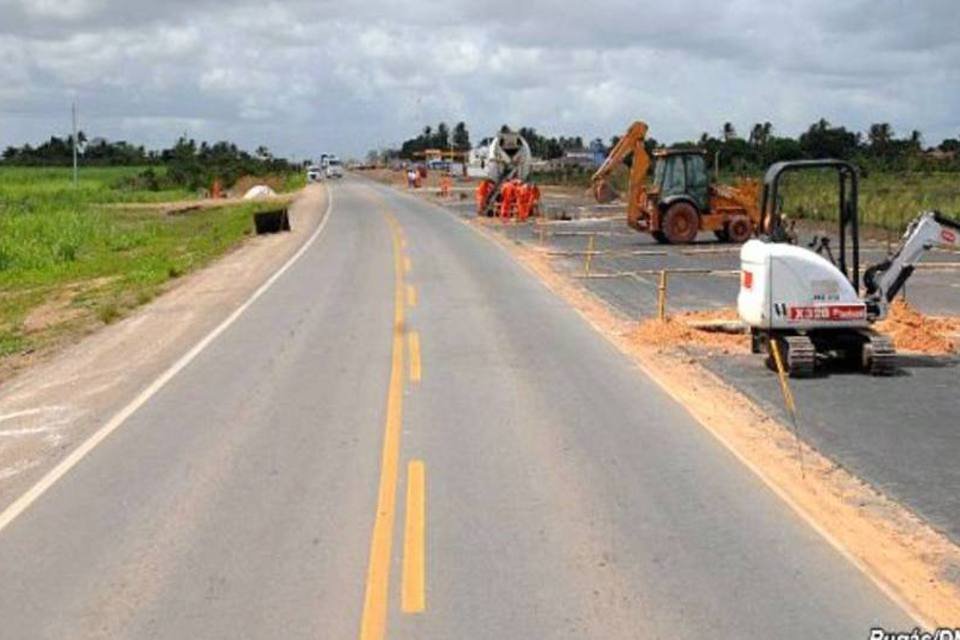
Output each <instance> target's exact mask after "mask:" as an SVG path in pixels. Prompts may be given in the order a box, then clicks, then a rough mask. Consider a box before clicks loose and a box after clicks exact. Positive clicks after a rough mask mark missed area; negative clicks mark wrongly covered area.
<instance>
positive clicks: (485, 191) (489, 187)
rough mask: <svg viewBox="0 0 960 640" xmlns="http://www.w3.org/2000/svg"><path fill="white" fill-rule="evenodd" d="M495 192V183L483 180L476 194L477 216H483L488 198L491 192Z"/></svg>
mask: <svg viewBox="0 0 960 640" xmlns="http://www.w3.org/2000/svg"><path fill="white" fill-rule="evenodd" d="M491 191H493V181H492V180H481V181H480V184H478V185H477V191H476V193H475V195H476V198H477V215H478V216H479V215H483V205H484V203H485V202H486V201H487V198H488V197H489V196H490V192H491Z"/></svg>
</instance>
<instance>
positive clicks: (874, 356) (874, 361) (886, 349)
mask: <svg viewBox="0 0 960 640" xmlns="http://www.w3.org/2000/svg"><path fill="white" fill-rule="evenodd" d="M863 369H864V371H865V372H867V373H869V374H870V375H872V376H891V375H893V374H894V373H896V371H897V350H896V348H895V347H894V346H893V341H892V340H890V338H888V337H887V336H881V335H871V336H869V338H868V342H867V343H866V344H864V345H863Z"/></svg>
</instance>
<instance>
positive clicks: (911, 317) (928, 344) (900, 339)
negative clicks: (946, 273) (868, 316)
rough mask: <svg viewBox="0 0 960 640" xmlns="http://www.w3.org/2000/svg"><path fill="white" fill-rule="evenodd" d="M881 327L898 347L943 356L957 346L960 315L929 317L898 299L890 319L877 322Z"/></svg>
mask: <svg viewBox="0 0 960 640" xmlns="http://www.w3.org/2000/svg"><path fill="white" fill-rule="evenodd" d="M877 330H878V331H880V332H881V333H884V334H886V335H888V336H890V338H892V339H893V343H894V345H895V346H896V347H897V349H901V350H904V351H918V352H920V353H926V354H934V355H937V354H939V355H942V354H947V353H953V352H954V351H955V350H956V348H957V341H956V338H955V337H954V336H957V335H960V318H934V317H929V316H925V315H923V314H922V313H920V312H919V311H917V310H916V309H914V308H913V307H912V306H910V305H909V304H908V303H907V302H906V301H904V300H902V299H897V300H895V301H894V302H893V304H892V305H890V313H889V314H888V315H887V317H886V319H885V320H883V321H882V322H878V323H877Z"/></svg>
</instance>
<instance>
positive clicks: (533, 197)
mask: <svg viewBox="0 0 960 640" xmlns="http://www.w3.org/2000/svg"><path fill="white" fill-rule="evenodd" d="M539 202H540V188H539V187H538V186H537V185H535V184H532V183H524V184H522V185H521V186H520V189H519V193H518V195H517V217H518V218H519V219H520V220H526V219H527V218H529V217H530V216H531V215H533V214H534V209H535V207H536V206H537V203H539Z"/></svg>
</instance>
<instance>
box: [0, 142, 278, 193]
mask: <svg viewBox="0 0 960 640" xmlns="http://www.w3.org/2000/svg"><path fill="white" fill-rule="evenodd" d="M77 141H78V143H79V144H78V147H79V148H82V149H83V153H82V156H81V163H82V164H83V165H84V166H100V167H108V166H143V167H145V168H144V170H143V171H142V172H140V174H138V175H137V176H135V177H133V178H130V181H131V182H132V183H135V184H132V185H131V186H134V187H136V188H139V189H149V190H159V189H164V188H168V187H183V188H187V189H200V188H207V187H209V186H210V185H211V184H212V183H213V181H214V180H219V181H220V182H221V184H222V185H223V186H224V187H229V186H231V185H233V183H235V182H236V181H237V180H238V179H239V178H241V177H242V176H245V175H267V174H282V173H289V172H291V171H294V170H296V169H297V166H296V165H295V164H293V163H291V162H290V161H288V160H286V159H284V158H277V157H275V156H274V155H273V154H272V153H270V150H269V149H267V148H266V147H264V146H260V147H257V149H256V150H255V151H254V152H253V153H250V152H247V151H245V150H243V149H240V148H239V147H238V146H237V145H236V144H234V143H232V142H226V141H221V142H215V143H212V144H211V143H208V142H200V143H197V141H196V140H193V139H188V138H185V137H181V138H179V139H178V140H177V141H176V142H175V143H174V144H173V146H171V147H170V148H167V149H161V150H149V151H148V150H147V149H145V148H144V147H143V146H134V145H131V144H129V143H127V142H125V141H114V142H110V141H108V140H104V139H102V138H98V139H96V140H94V141H90V140H89V139H88V138H87V136H86V135H85V134H84V133H83V132H82V131H81V132H79V133H78V134H77ZM72 163H73V136H72V135H70V136H66V137H57V136H53V137H51V138H50V139H49V140H47V141H46V142H44V143H42V144H40V145H37V146H36V147H34V146H31V145H29V144H25V145H23V146H22V147H13V146H11V147H7V148H6V149H5V150H4V152H3V155H2V157H0V164H3V165H16V166H33V167H55V166H70V165H71V164H72ZM158 169H159V170H158Z"/></svg>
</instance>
